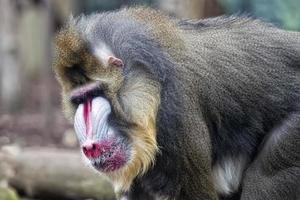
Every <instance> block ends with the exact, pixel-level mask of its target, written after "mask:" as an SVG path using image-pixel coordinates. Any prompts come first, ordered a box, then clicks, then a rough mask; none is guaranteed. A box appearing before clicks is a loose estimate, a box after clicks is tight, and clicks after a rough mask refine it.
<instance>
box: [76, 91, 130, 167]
mask: <svg viewBox="0 0 300 200" xmlns="http://www.w3.org/2000/svg"><path fill="white" fill-rule="evenodd" d="M110 113H111V106H110V103H109V102H108V101H107V100H106V99H105V98H104V97H96V98H89V97H88V98H86V99H84V102H83V103H81V104H80V105H79V106H78V108H77V111H76V114H75V120H74V127H75V132H76V134H77V136H78V139H79V142H80V144H81V148H82V152H83V154H84V156H85V157H86V158H87V159H88V160H89V162H90V164H91V165H92V166H93V167H94V168H96V169H97V170H98V171H101V172H112V171H115V170H118V169H120V168H121V167H122V166H124V165H125V164H126V162H127V161H128V155H129V150H128V147H129V145H128V141H127V139H126V137H125V136H124V135H122V134H121V133H119V131H117V130H116V129H115V128H114V127H112V126H111V125H110V124H109V122H108V116H109V114H110Z"/></svg>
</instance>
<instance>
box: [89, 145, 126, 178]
mask: <svg viewBox="0 0 300 200" xmlns="http://www.w3.org/2000/svg"><path fill="white" fill-rule="evenodd" d="M90 162H91V164H92V166H93V167H94V168H96V169H97V170H99V171H101V172H113V171H116V170H118V169H120V168H121V167H122V166H124V165H125V164H126V162H127V156H126V150H125V148H122V146H120V145H116V146H114V145H113V146H112V148H111V149H110V150H108V151H106V152H104V153H103V154H102V155H101V156H99V157H97V158H92V159H90Z"/></svg>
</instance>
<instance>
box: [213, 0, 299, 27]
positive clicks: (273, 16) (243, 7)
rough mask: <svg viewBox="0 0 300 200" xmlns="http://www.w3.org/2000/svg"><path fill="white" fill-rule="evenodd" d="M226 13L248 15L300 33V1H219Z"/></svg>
mask: <svg viewBox="0 0 300 200" xmlns="http://www.w3.org/2000/svg"><path fill="white" fill-rule="evenodd" d="M219 3H220V4H221V5H222V6H223V8H224V9H225V11H226V13H228V14H234V13H242V14H244V13H245V14H250V15H251V16H254V17H257V18H263V19H265V20H266V21H269V22H272V23H274V24H276V25H278V26H281V27H282V28H285V29H289V30H298V31H300V0H219Z"/></svg>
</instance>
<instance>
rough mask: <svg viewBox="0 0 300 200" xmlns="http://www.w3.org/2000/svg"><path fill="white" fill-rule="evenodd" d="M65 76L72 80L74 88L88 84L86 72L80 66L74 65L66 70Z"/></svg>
mask: <svg viewBox="0 0 300 200" xmlns="http://www.w3.org/2000/svg"><path fill="white" fill-rule="evenodd" d="M65 75H66V77H67V78H68V79H69V80H70V82H71V83H72V85H73V86H79V85H83V84H84V83H86V82H88V77H87V76H86V75H85V70H84V69H83V68H82V67H81V65H79V64H74V65H72V66H71V67H67V68H66V69H65Z"/></svg>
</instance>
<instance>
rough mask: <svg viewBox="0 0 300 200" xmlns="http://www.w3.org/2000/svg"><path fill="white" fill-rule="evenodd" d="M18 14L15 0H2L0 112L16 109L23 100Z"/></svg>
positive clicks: (0, 10)
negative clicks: (21, 93) (21, 97)
mask: <svg viewBox="0 0 300 200" xmlns="http://www.w3.org/2000/svg"><path fill="white" fill-rule="evenodd" d="M17 16H18V14H17V7H16V1H15V0H1V1H0V27H1V29H0V38H1V40H0V41H1V43H0V66H1V68H0V87H1V89H0V97H1V101H0V103H1V108H0V112H8V111H13V110H16V109H17V108H18V106H17V104H18V103H19V102H20V101H21V99H20V92H21V75H20V63H19V52H18V41H19V37H18V33H19V31H18V27H19V26H18V21H17Z"/></svg>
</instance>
